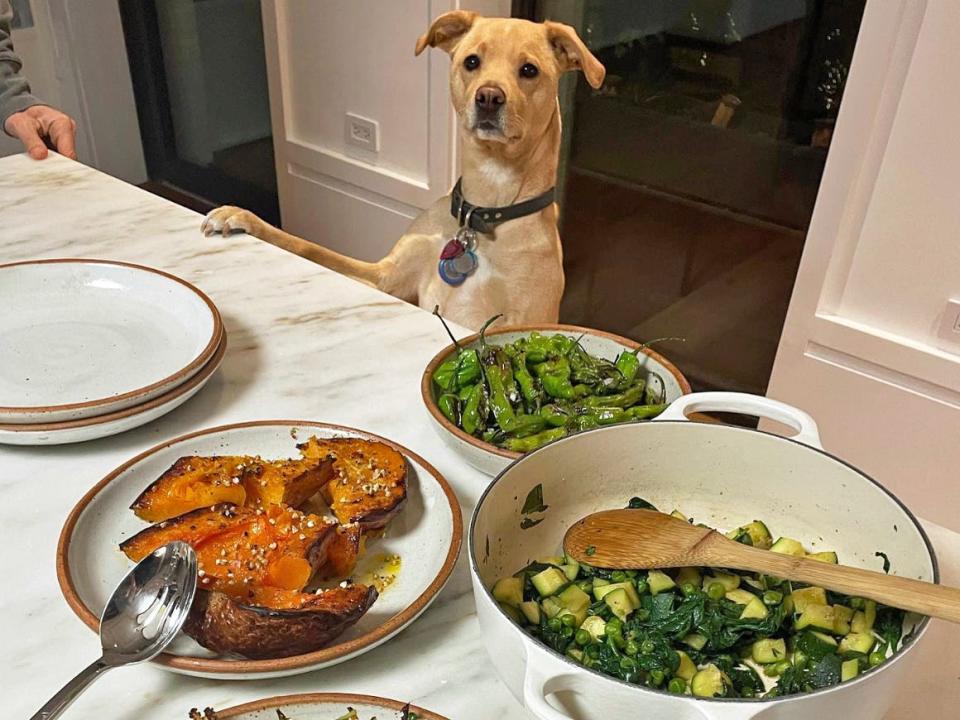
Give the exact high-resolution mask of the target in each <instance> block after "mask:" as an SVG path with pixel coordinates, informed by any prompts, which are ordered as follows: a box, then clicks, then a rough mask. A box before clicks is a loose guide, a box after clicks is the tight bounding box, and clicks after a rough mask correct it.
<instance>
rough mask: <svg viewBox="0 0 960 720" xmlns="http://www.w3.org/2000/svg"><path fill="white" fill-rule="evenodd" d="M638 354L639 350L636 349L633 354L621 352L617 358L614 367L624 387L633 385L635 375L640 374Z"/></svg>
mask: <svg viewBox="0 0 960 720" xmlns="http://www.w3.org/2000/svg"><path fill="white" fill-rule="evenodd" d="M639 352H640V348H637V349H636V350H634V351H633V352H622V353H620V355H618V356H617V362H616V367H617V370H619V371H620V375H621V376H623V384H624V385H631V384H633V381H634V380H635V379H636V377H637V373H638V372H640V358H638V357H637V353H639Z"/></svg>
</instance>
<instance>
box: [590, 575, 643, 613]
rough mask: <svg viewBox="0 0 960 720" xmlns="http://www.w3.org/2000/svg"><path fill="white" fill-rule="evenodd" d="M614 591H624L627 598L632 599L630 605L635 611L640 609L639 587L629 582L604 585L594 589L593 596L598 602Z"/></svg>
mask: <svg viewBox="0 0 960 720" xmlns="http://www.w3.org/2000/svg"><path fill="white" fill-rule="evenodd" d="M614 590H624V591H625V592H626V593H627V597H629V598H630V604H631V605H632V606H633V609H634V610H636V609H637V608H638V607H640V595H639V593H637V587H636V586H635V585H634V584H633V583H632V582H630V581H629V580H627V581H626V582H622V583H611V584H610V585H602V586H600V587H597V588H594V589H593V596H594V597H595V598H596V599H597V600H603V598H604V597H605V596H606V595H607V594H608V593H611V592H613V591H614Z"/></svg>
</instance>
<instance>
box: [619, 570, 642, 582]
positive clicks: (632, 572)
mask: <svg viewBox="0 0 960 720" xmlns="http://www.w3.org/2000/svg"><path fill="white" fill-rule="evenodd" d="M623 574H624V575H626V576H627V577H628V578H630V579H631V580H632V579H633V578H635V577H636V576H637V575H639V574H640V573H638V572H637V571H636V570H624V571H623Z"/></svg>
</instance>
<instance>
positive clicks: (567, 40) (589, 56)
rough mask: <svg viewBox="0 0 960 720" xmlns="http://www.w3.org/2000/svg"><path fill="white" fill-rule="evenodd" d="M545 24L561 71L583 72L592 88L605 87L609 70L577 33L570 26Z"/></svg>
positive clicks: (552, 23)
mask: <svg viewBox="0 0 960 720" xmlns="http://www.w3.org/2000/svg"><path fill="white" fill-rule="evenodd" d="M543 24H544V25H545V26H546V28H547V40H549V41H550V45H551V46H553V51H554V53H556V56H557V60H558V61H559V63H560V69H561V70H563V71H564V72H566V71H567V70H583V74H584V76H585V77H586V78H587V82H588V83H590V87H593V88H598V87H600V86H601V85H603V78H604V77H605V76H606V74H607V69H606V68H605V67H603V63H601V62H600V61H599V60H597V59H596V58H595V57H594V56H593V53H592V52H590V50H589V49H588V48H587V46H586V45H585V44H584V42H583V40H581V39H580V36H579V35H577V31H576V30H574V29H573V28H572V27H570V26H569V25H564V24H563V23H556V22H551V21H549V20H547V21H546V22H544V23H543Z"/></svg>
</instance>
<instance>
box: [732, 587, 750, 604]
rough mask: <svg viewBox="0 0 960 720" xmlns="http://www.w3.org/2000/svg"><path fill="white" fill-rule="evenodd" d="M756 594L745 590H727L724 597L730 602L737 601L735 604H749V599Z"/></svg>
mask: <svg viewBox="0 0 960 720" xmlns="http://www.w3.org/2000/svg"><path fill="white" fill-rule="evenodd" d="M756 597H757V596H756V595H754V594H753V593H752V592H749V591H747V590H740V589H739V588H738V589H736V590H729V591H728V592H727V595H726V598H727V600H729V601H731V602H735V603H737V605H749V604H750V601H751V600H754V599H755V598H756Z"/></svg>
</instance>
